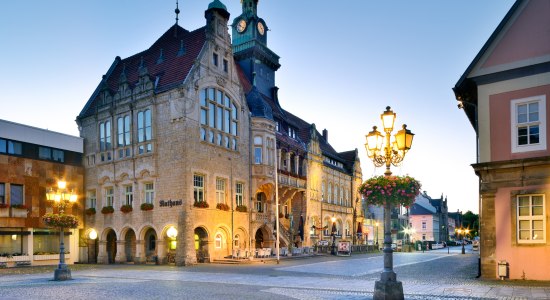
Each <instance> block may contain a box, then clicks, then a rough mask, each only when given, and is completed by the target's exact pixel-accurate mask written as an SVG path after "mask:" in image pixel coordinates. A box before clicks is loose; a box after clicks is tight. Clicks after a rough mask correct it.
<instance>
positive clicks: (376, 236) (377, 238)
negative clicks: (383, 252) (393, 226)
mask: <svg viewBox="0 0 550 300" xmlns="http://www.w3.org/2000/svg"><path fill="white" fill-rule="evenodd" d="M378 225H380V223H378V222H376V251H378V250H380V249H379V248H378Z"/></svg>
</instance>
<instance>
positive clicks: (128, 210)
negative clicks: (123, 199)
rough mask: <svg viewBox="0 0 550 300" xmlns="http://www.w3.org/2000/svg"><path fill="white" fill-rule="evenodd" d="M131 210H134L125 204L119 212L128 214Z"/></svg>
mask: <svg viewBox="0 0 550 300" xmlns="http://www.w3.org/2000/svg"><path fill="white" fill-rule="evenodd" d="M132 210H134V208H133V207H132V205H127V204H125V205H122V206H121V207H120V211H121V212H123V213H129V212H131V211H132Z"/></svg>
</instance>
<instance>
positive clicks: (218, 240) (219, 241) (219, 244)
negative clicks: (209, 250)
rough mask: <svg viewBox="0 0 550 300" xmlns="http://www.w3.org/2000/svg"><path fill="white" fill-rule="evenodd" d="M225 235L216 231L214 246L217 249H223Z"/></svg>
mask: <svg viewBox="0 0 550 300" xmlns="http://www.w3.org/2000/svg"><path fill="white" fill-rule="evenodd" d="M222 245H223V236H222V234H221V233H216V237H215V238H214V247H216V249H221V248H222V247H223V246H222Z"/></svg>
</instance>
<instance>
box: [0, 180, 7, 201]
mask: <svg viewBox="0 0 550 300" xmlns="http://www.w3.org/2000/svg"><path fill="white" fill-rule="evenodd" d="M0 204H6V184H5V183H0Z"/></svg>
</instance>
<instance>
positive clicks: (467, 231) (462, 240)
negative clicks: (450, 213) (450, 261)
mask: <svg viewBox="0 0 550 300" xmlns="http://www.w3.org/2000/svg"><path fill="white" fill-rule="evenodd" d="M456 232H457V233H458V237H459V238H460V235H462V239H461V243H462V254H466V251H465V249H464V237H465V236H466V234H468V233H469V232H470V230H469V229H464V228H462V227H461V228H459V229H456Z"/></svg>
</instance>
